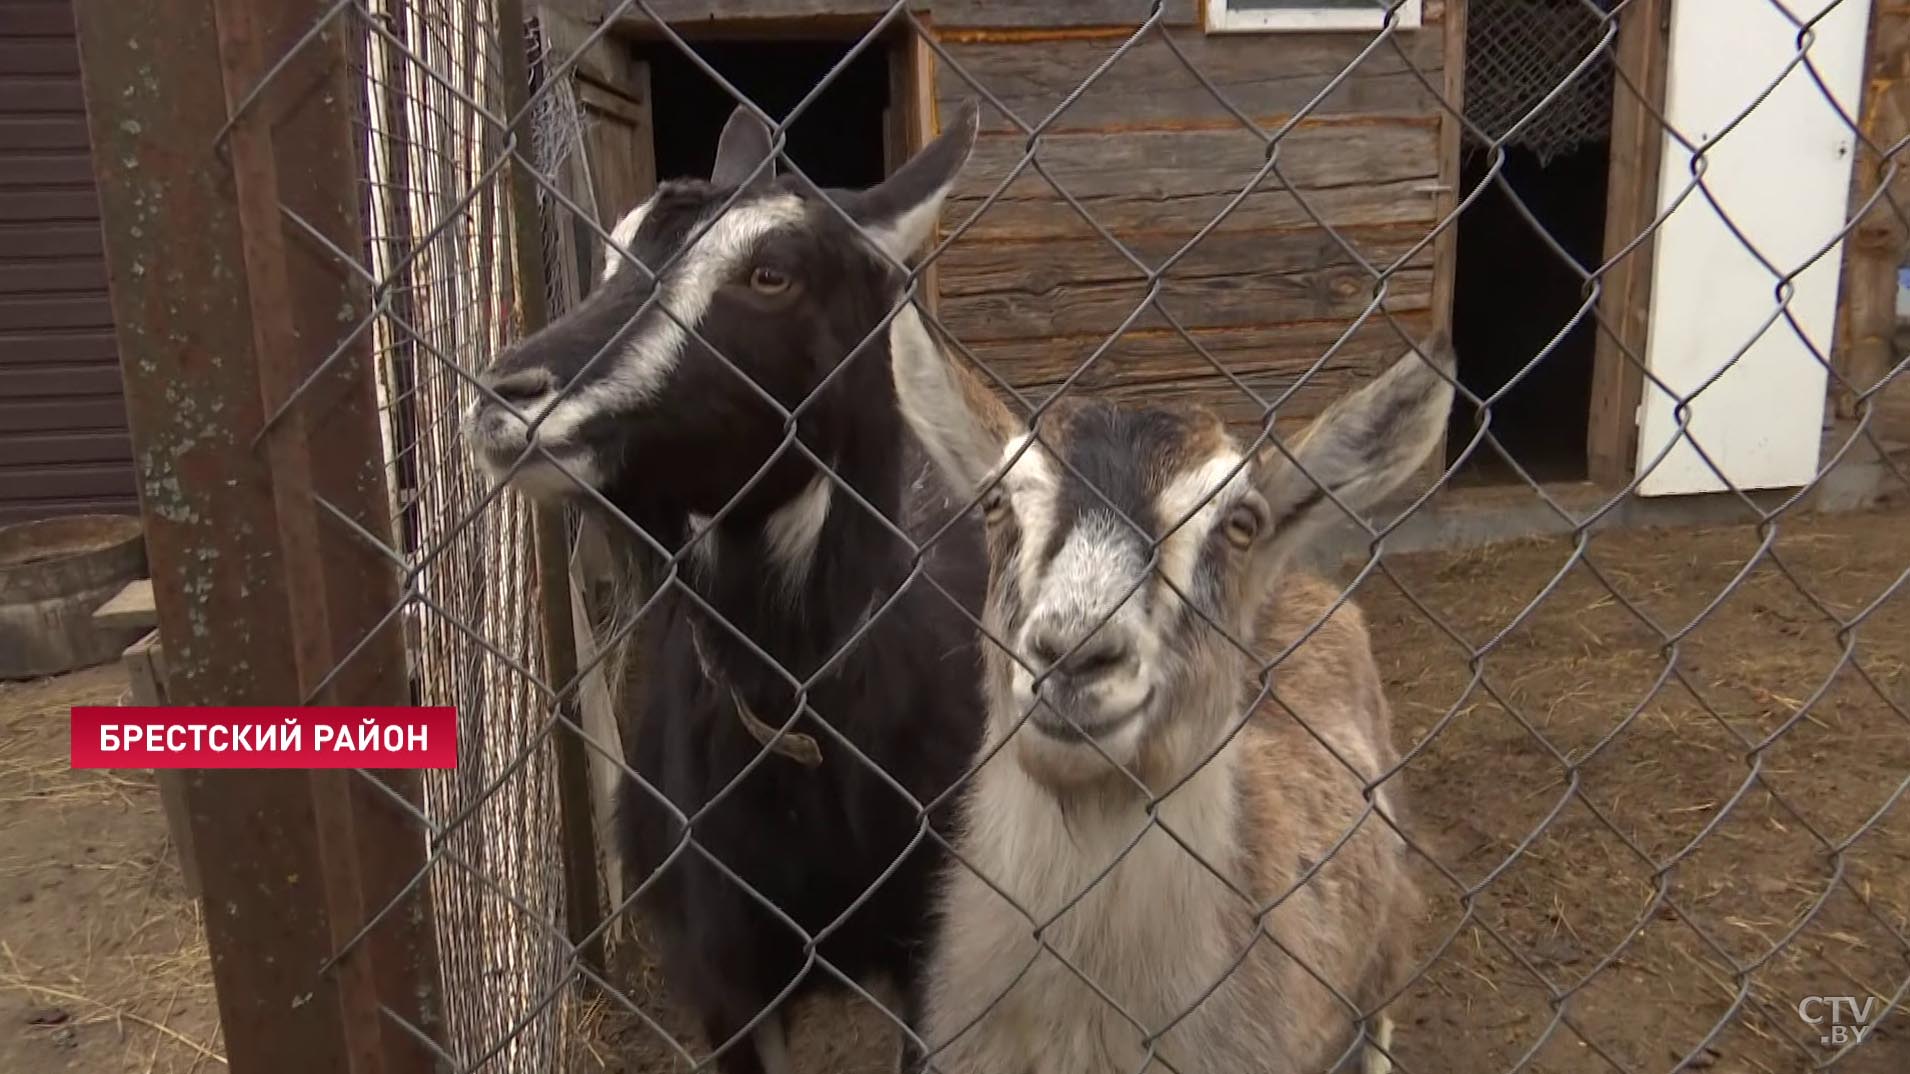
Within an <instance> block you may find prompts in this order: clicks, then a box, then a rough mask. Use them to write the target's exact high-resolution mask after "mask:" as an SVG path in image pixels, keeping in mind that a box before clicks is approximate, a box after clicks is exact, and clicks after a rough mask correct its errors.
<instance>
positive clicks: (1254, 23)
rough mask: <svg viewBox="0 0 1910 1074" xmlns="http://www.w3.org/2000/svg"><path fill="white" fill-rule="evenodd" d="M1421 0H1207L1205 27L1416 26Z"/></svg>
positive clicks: (1251, 29) (1222, 30) (1249, 30)
mask: <svg viewBox="0 0 1910 1074" xmlns="http://www.w3.org/2000/svg"><path fill="white" fill-rule="evenodd" d="M1419 9H1420V0H1207V29H1208V30H1209V31H1210V32H1216V33H1230V32H1231V33H1252V32H1255V31H1262V32H1264V31H1268V30H1378V29H1381V28H1383V27H1385V26H1386V25H1388V24H1389V23H1390V24H1391V25H1394V26H1398V27H1400V28H1401V29H1406V30H1411V29H1417V28H1418V26H1419V19H1420V10H1419Z"/></svg>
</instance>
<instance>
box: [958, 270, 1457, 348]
mask: <svg viewBox="0 0 1910 1074" xmlns="http://www.w3.org/2000/svg"><path fill="white" fill-rule="evenodd" d="M944 278H945V279H946V274H945V277H944ZM1375 288H1376V281H1375V279H1374V277H1373V275H1372V273H1370V272H1369V271H1368V270H1367V269H1366V268H1364V267H1362V266H1359V265H1356V264H1352V263H1350V262H1349V261H1348V260H1347V259H1346V258H1345V257H1344V256H1342V257H1340V258H1338V259H1337V263H1332V262H1329V263H1323V264H1313V265H1307V266H1305V267H1299V268H1296V267H1293V266H1291V265H1281V264H1276V265H1274V266H1273V267H1271V268H1264V269H1262V268H1251V269H1250V268H1247V267H1245V266H1242V267H1239V268H1237V269H1232V270H1227V271H1221V272H1218V273H1216V274H1213V275H1200V276H1179V275H1173V274H1170V275H1169V276H1167V277H1166V278H1165V279H1163V280H1162V281H1161V285H1160V296H1159V298H1158V299H1157V302H1158V304H1159V307H1160V308H1164V309H1166V310H1167V311H1168V312H1169V313H1171V314H1173V316H1174V317H1175V318H1176V319H1178V320H1179V321H1180V322H1181V324H1183V325H1186V326H1189V327H1196V326H1197V327H1202V328H1219V327H1227V326H1249V325H1281V324H1286V323H1289V322H1293V321H1316V320H1328V319H1333V318H1344V319H1347V320H1351V319H1352V318H1353V317H1355V316H1357V315H1358V314H1359V313H1360V312H1361V311H1362V310H1364V309H1365V308H1366V307H1367V306H1368V305H1369V304H1370V303H1371V302H1372V299H1373V296H1374V294H1375ZM1147 294H1148V285H1147V284H1146V283H1145V282H1144V281H1142V280H1140V279H1129V280H1125V281H1120V282H1112V283H1076V282H1072V281H1070V282H1065V283H1061V284H1057V285H1056V286H1054V287H1052V288H1049V289H1046V290H1042V291H994V292H987V293H980V294H968V295H955V294H950V293H948V292H947V291H944V293H943V296H942V308H941V318H942V323H943V324H944V325H945V326H947V328H948V330H949V331H951V332H953V333H955V335H956V338H958V339H960V340H961V341H962V342H964V343H975V342H986V341H990V340H1001V339H1015V338H1020V337H1036V336H1058V335H1092V334H1094V333H1097V332H1103V333H1111V332H1114V331H1115V330H1117V329H1118V328H1120V327H1121V325H1122V324H1123V323H1124V322H1126V320H1127V318H1128V317H1129V315H1131V314H1132V313H1133V312H1134V309H1135V307H1136V306H1138V305H1140V304H1141V303H1142V302H1143V301H1144V300H1145V299H1146V297H1147ZM1386 294H1387V301H1386V308H1388V309H1391V310H1396V311H1403V310H1417V309H1428V308H1430V306H1431V304H1432V270H1431V269H1430V268H1429V267H1423V266H1421V267H1412V268H1407V269H1403V270H1401V271H1400V272H1398V273H1396V274H1395V275H1394V276H1393V277H1392V278H1391V280H1390V281H1389V283H1388V285H1387V290H1386ZM1133 324H1134V326H1135V327H1154V326H1160V325H1164V324H1166V321H1165V319H1164V318H1163V317H1162V315H1161V313H1160V312H1159V309H1156V308H1152V307H1150V308H1149V309H1147V310H1145V311H1143V312H1142V313H1141V314H1140V316H1138V317H1136V318H1135V320H1134V322H1133Z"/></svg>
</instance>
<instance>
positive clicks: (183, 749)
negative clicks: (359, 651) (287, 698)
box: [72, 705, 458, 768]
mask: <svg viewBox="0 0 1910 1074" xmlns="http://www.w3.org/2000/svg"><path fill="white" fill-rule="evenodd" d="M72 728H73V767H74V768H455V767H457V763H458V710H456V709H454V708H450V707H435V708H295V707H287V708H270V707H267V708H140V707H136V706H130V705H127V706H111V707H107V706H82V707H78V708H75V709H74V710H73V725H72Z"/></svg>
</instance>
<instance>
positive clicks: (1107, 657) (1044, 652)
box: [1028, 625, 1134, 684]
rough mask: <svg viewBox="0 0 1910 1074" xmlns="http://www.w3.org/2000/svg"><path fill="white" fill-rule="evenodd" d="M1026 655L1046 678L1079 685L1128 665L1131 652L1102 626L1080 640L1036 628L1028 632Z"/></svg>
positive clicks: (1126, 645) (1126, 644)
mask: <svg viewBox="0 0 1910 1074" xmlns="http://www.w3.org/2000/svg"><path fill="white" fill-rule="evenodd" d="M1028 655H1029V656H1031V657H1033V658H1034V663H1035V664H1036V669H1037V671H1045V672H1046V673H1047V675H1048V677H1049V678H1051V679H1057V680H1062V681H1066V682H1070V683H1075V684H1080V683H1087V682H1092V681H1093V680H1095V679H1098V678H1101V677H1102V676H1104V675H1107V674H1108V673H1110V672H1112V671H1114V670H1115V669H1117V668H1119V667H1121V666H1122V665H1124V664H1126V663H1128V662H1129V660H1131V659H1132V658H1133V655H1134V652H1133V647H1132V646H1131V645H1129V644H1128V642H1127V640H1126V639H1125V638H1123V637H1122V636H1121V635H1120V634H1119V632H1118V631H1116V630H1115V629H1114V628H1112V627H1109V626H1106V625H1103V626H1102V627H1101V629H1099V630H1096V631H1095V632H1094V633H1092V634H1090V635H1088V636H1087V637H1086V638H1081V639H1077V638H1076V637H1075V636H1074V635H1072V634H1070V633H1066V632H1063V631H1061V630H1058V629H1055V628H1053V627H1046V628H1037V629H1035V630H1033V631H1030V632H1029V637H1028Z"/></svg>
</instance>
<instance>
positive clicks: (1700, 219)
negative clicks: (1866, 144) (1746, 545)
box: [1635, 0, 1871, 496]
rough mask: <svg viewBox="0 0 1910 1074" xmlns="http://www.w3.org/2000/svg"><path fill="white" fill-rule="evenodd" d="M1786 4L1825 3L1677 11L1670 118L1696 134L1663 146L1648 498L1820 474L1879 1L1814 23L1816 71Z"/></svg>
mask: <svg viewBox="0 0 1910 1074" xmlns="http://www.w3.org/2000/svg"><path fill="white" fill-rule="evenodd" d="M1779 3H1783V4H1784V5H1785V6H1788V7H1789V8H1790V9H1792V13H1793V16H1794V17H1795V18H1796V19H1798V20H1804V21H1808V20H1811V19H1813V18H1815V17H1816V16H1817V14H1818V9H1820V8H1822V7H1823V6H1824V5H1823V4H1821V3H1818V2H1816V0H1760V2H1758V3H1754V4H1752V3H1745V2H1744V0H1678V2H1677V3H1675V4H1673V5H1672V12H1671V20H1672V21H1671V35H1670V46H1669V66H1668V74H1667V85H1666V100H1665V111H1666V116H1667V119H1668V121H1669V125H1670V127H1671V128H1672V130H1673V131H1674V132H1677V133H1679V134H1682V135H1683V138H1684V141H1680V140H1679V139H1678V138H1676V137H1674V136H1672V135H1667V136H1666V140H1665V142H1664V145H1663V167H1662V173H1661V176H1660V185H1659V203H1658V204H1659V211H1660V213H1667V212H1668V213H1669V216H1668V217H1667V218H1666V219H1665V221H1664V224H1663V226H1662V228H1661V229H1660V230H1659V232H1658V236H1657V245H1656V250H1655V256H1654V264H1653V270H1652V290H1651V296H1652V297H1651V330H1650V341H1649V344H1648V346H1647V349H1646V366H1647V368H1648V369H1649V370H1650V374H1651V375H1650V377H1648V378H1647V379H1646V383H1645V384H1644V387H1643V404H1642V406H1641V408H1640V411H1639V430H1638V432H1639V435H1638V454H1637V459H1636V466H1637V470H1636V471H1635V472H1638V473H1640V474H1642V475H1643V477H1642V481H1641V482H1640V485H1639V491H1640V493H1641V494H1643V495H1646V496H1662V495H1673V494H1681V493H1696V492H1715V491H1720V490H1723V489H1725V488H1727V487H1731V486H1735V487H1736V488H1739V489H1760V488H1783V487H1791V486H1798V485H1803V484H1807V483H1808V482H1810V481H1811V480H1812V479H1813V478H1814V477H1815V476H1816V474H1817V466H1818V455H1819V450H1820V445H1821V437H1822V425H1823V416H1824V402H1825V398H1824V396H1825V386H1826V380H1827V373H1826V370H1825V366H1824V364H1823V361H1822V360H1820V359H1823V360H1827V359H1828V357H1829V354H1830V348H1831V342H1832V339H1833V337H1834V328H1835V322H1836V316H1837V277H1838V270H1839V265H1840V263H1841V261H1842V253H1841V252H1842V243H1841V242H1832V240H1833V239H1835V238H1836V237H1837V236H1838V235H1839V233H1840V232H1841V230H1842V229H1843V226H1844V218H1845V212H1846V209H1847V202H1848V197H1849V191H1850V169H1851V158H1852V150H1853V148H1854V145H1855V135H1854V133H1853V132H1852V130H1851V127H1850V124H1849V122H1848V121H1847V120H1846V119H1845V116H1853V117H1854V116H1855V115H1856V110H1857V106H1858V98H1859V91H1860V87H1861V79H1862V75H1863V59H1864V40H1865V34H1866V30H1867V28H1868V25H1869V18H1870V6H1871V5H1870V0H1845V2H1844V3H1841V4H1838V5H1836V6H1835V7H1833V8H1832V9H1831V10H1830V11H1829V12H1828V13H1826V14H1824V15H1823V17H1822V18H1819V19H1816V21H1815V22H1813V23H1811V33H1812V41H1811V44H1810V47H1809V50H1808V52H1807V59H1808V61H1809V62H1808V65H1806V64H1803V63H1795V62H1794V61H1795V59H1796V55H1797V41H1798V37H1799V34H1798V23H1796V22H1793V21H1792V18H1789V17H1786V16H1785V14H1784V13H1783V11H1781V10H1779V7H1778V4H1779ZM1773 86H1774V88H1773ZM1767 91H1768V95H1766V94H1767ZM1826 94H1828V97H1827V96H1826ZM1760 96H1762V100H1760V99H1759V98H1760ZM1840 111H1841V112H1842V115H1840V114H1839V112H1840ZM1727 131H1728V133H1726V132H1727ZM1721 134H1722V135H1723V136H1722V137H1720V135H1721ZM1712 139H1716V141H1715V142H1712ZM1685 142H1690V143H1692V145H1696V146H1700V147H1702V154H1701V155H1702V159H1703V164H1702V166H1701V167H1702V173H1703V181H1704V186H1705V188H1706V189H1705V190H1704V191H1699V190H1696V189H1690V188H1691V179H1692V175H1693V173H1694V168H1696V167H1698V165H1696V164H1695V163H1694V156H1696V155H1697V154H1694V151H1693V147H1692V145H1687V144H1685ZM1707 193H1708V195H1709V196H1708V197H1707V196H1706V195H1707ZM1674 205H1675V208H1674ZM1793 274H1794V275H1793ZM1780 276H1788V277H1789V278H1790V286H1791V287H1792V288H1794V290H1792V291H1791V293H1790V296H1789V301H1788V303H1787V304H1786V305H1787V309H1788V314H1789V315H1788V317H1776V316H1775V314H1776V313H1777V312H1778V310H1779V301H1778V293H1779V290H1780V283H1781V280H1780ZM1654 381H1656V382H1659V383H1654ZM1660 384H1662V387H1661V386H1660ZM1666 389H1669V391H1667V390H1666ZM1700 389H1702V390H1700ZM1693 393H1697V394H1696V395H1695V396H1693ZM1680 397H1687V398H1690V399H1691V402H1690V405H1689V414H1688V425H1689V429H1690V436H1689V438H1686V437H1680V436H1679V435H1678V428H1679V425H1680V420H1681V418H1680V413H1679V410H1680ZM1692 440H1695V441H1696V443H1697V447H1694V446H1693V444H1692V443H1691V441H1692ZM1699 448H1702V451H1700V450H1699ZM1660 455H1662V456H1663V458H1662V460H1661V459H1660V458H1659V457H1660ZM1647 470H1648V471H1649V472H1646V471H1647Z"/></svg>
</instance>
